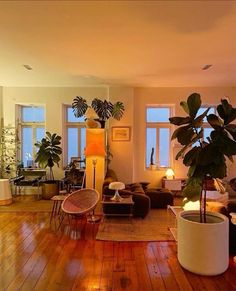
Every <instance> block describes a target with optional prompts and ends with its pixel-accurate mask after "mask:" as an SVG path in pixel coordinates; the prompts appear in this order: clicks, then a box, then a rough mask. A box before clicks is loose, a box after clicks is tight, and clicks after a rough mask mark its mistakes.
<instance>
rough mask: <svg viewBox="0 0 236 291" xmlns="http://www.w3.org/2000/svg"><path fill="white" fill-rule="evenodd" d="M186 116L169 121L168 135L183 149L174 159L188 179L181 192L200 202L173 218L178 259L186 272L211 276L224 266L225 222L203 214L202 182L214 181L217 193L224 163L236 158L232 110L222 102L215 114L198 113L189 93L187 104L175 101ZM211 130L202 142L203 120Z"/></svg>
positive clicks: (198, 99)
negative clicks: (184, 168) (196, 208)
mask: <svg viewBox="0 0 236 291" xmlns="http://www.w3.org/2000/svg"><path fill="white" fill-rule="evenodd" d="M180 105H181V106H182V108H183V109H184V111H185V113H186V114H187V116H185V117H172V118H170V122H171V123H172V124H174V125H176V126H178V128H177V129H176V130H175V131H174V133H173V135H172V140H173V139H177V140H178V142H179V143H180V144H181V145H182V146H183V148H182V149H181V150H180V151H179V153H178V154H177V156H176V159H178V158H180V157H182V158H183V163H184V165H185V166H187V167H189V169H188V180H187V184H186V187H185V188H184V190H183V195H184V197H185V198H186V201H196V200H199V201H200V210H199V211H183V212H181V214H180V215H179V216H178V260H179V262H180V264H181V265H182V266H183V267H184V268H185V269H187V270H189V271H191V272H194V273H197V274H202V275H217V274H221V273H223V272H224V271H225V270H226V269H227V267H228V262H229V261H228V260H229V254H228V218H227V217H226V216H224V215H222V214H219V213H216V212H207V211H206V203H207V202H206V183H207V181H208V180H209V178H213V179H214V183H215V186H216V188H217V190H219V191H222V190H223V186H222V184H221V180H220V179H222V178H224V177H225V176H226V174H227V173H226V170H227V166H226V159H227V158H228V159H229V160H230V161H233V158H232V157H233V156H234V155H235V154H236V142H235V140H236V125H235V124H232V122H233V121H234V120H235V119H236V109H235V108H233V107H232V105H230V104H229V102H228V101H227V100H226V99H223V100H221V103H220V104H219V105H218V106H217V108H216V109H217V113H218V115H215V114H209V109H210V108H207V109H206V110H205V112H203V113H202V114H200V115H198V110H199V108H200V107H201V97H200V95H199V94H197V93H193V94H191V95H190V96H189V97H188V99H187V102H185V101H183V102H181V103H180ZM204 118H206V119H207V121H208V123H209V125H210V126H211V127H212V131H211V134H210V136H209V137H208V138H207V140H204V139H203V130H204V129H203V119H204Z"/></svg>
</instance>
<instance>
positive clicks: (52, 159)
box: [35, 131, 62, 180]
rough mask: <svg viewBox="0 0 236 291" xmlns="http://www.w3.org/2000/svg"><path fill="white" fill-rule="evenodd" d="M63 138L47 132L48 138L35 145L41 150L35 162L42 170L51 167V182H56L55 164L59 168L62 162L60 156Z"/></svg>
mask: <svg viewBox="0 0 236 291" xmlns="http://www.w3.org/2000/svg"><path fill="white" fill-rule="evenodd" d="M60 144H61V137H60V136H59V135H57V134H56V133H53V134H51V133H50V132H48V131H47V132H46V137H44V138H42V140H41V141H40V142H37V143H36V144H35V146H36V147H38V148H39V150H38V152H37V154H36V159H35V162H36V163H39V166H40V167H42V168H46V167H49V169H50V172H49V177H50V180H54V174H53V170H52V168H53V167H54V165H55V164H57V166H59V161H60V160H61V158H60V155H61V153H62V149H61V147H60Z"/></svg>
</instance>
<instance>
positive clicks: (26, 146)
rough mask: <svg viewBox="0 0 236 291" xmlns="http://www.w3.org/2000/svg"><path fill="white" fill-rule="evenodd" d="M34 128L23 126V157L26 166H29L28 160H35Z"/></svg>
mask: <svg viewBox="0 0 236 291" xmlns="http://www.w3.org/2000/svg"><path fill="white" fill-rule="evenodd" d="M32 141H33V130H32V128H31V127H23V128H22V159H23V163H24V167H27V161H29V160H33V157H32V156H33V144H32Z"/></svg>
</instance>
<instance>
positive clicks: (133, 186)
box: [131, 183, 145, 194]
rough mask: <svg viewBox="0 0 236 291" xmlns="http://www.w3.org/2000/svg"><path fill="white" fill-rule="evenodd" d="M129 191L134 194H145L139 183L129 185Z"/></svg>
mask: <svg viewBox="0 0 236 291" xmlns="http://www.w3.org/2000/svg"><path fill="white" fill-rule="evenodd" d="M131 191H132V192H135V193H142V194H145V192H144V190H143V187H142V185H141V184H140V183H133V184H131Z"/></svg>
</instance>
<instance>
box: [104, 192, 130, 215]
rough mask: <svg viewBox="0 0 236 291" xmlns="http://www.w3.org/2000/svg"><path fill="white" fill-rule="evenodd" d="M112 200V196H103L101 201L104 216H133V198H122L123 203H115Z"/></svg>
mask: <svg viewBox="0 0 236 291" xmlns="http://www.w3.org/2000/svg"><path fill="white" fill-rule="evenodd" d="M111 198H112V197H111V196H103V200H102V201H101V204H102V209H103V214H104V216H129V217H132V216H133V205H134V202H133V199H132V196H127V197H122V198H123V199H122V200H121V201H114V200H111Z"/></svg>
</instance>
